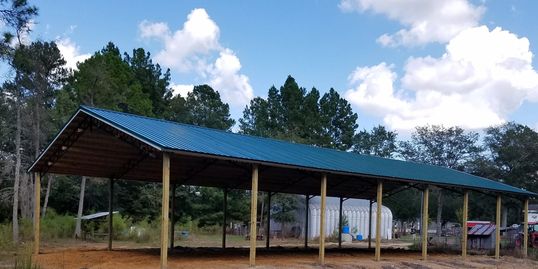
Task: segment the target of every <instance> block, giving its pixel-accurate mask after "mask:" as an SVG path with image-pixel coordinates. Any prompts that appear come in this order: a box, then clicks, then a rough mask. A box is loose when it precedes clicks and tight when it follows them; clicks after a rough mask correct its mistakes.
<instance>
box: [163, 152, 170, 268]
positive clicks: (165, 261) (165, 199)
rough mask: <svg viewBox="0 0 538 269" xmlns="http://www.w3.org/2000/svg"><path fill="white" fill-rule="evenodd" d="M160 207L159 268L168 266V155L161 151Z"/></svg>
mask: <svg viewBox="0 0 538 269" xmlns="http://www.w3.org/2000/svg"><path fill="white" fill-rule="evenodd" d="M162 176H163V182H162V184H163V185H162V202H161V205H162V208H161V269H166V268H168V214H169V212H168V210H169V202H170V155H168V153H166V152H163V174H162Z"/></svg>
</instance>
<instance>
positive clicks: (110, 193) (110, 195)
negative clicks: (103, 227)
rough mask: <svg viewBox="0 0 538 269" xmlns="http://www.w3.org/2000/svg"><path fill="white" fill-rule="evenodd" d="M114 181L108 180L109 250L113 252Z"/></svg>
mask: <svg viewBox="0 0 538 269" xmlns="http://www.w3.org/2000/svg"><path fill="white" fill-rule="evenodd" d="M113 199H114V179H112V178H109V179H108V250H109V251H110V250H112V236H113V228H114V227H113V225H112V223H113V222H112V221H113V218H114V211H113V210H114V203H113V201H112V200H113Z"/></svg>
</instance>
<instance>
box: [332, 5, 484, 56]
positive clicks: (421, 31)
mask: <svg viewBox="0 0 538 269" xmlns="http://www.w3.org/2000/svg"><path fill="white" fill-rule="evenodd" d="M339 7H340V9H341V10H342V11H345V12H354V11H357V12H361V13H364V12H372V13H374V14H382V15H386V16H387V17H388V18H389V19H391V20H394V21H398V22H399V23H400V24H402V25H404V26H405V27H406V28H404V29H400V30H399V31H397V32H396V33H393V34H389V33H385V34H383V35H381V36H380V37H379V38H378V39H377V41H378V42H379V43H380V44H382V45H383V46H400V45H403V46H415V45H421V44H426V43H430V42H439V43H445V42H447V41H449V40H450V39H452V38H453V37H454V36H456V35H457V34H459V33H460V32H461V31H463V30H465V29H467V28H471V27H474V26H477V25H478V21H479V20H480V18H481V17H482V15H483V13H484V11H485V8H484V7H483V6H475V5H473V4H471V3H469V2H468V1H467V0H445V1H431V0H403V1H402V0H384V1H378V0H341V2H340V4H339Z"/></svg>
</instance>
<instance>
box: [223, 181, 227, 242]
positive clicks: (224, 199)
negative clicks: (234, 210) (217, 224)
mask: <svg viewBox="0 0 538 269" xmlns="http://www.w3.org/2000/svg"><path fill="white" fill-rule="evenodd" d="M227 217H228V188H224V198H223V200H222V248H226V226H227V224H226V222H227V220H226V219H227Z"/></svg>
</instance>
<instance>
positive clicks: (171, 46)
mask: <svg viewBox="0 0 538 269" xmlns="http://www.w3.org/2000/svg"><path fill="white" fill-rule="evenodd" d="M139 31H140V37H141V38H143V39H153V40H158V41H159V42H161V43H162V44H163V46H164V47H163V49H162V50H161V51H159V52H158V53H157V55H156V56H155V60H156V61H157V62H159V63H160V64H161V65H164V66H167V67H170V68H171V69H173V70H175V71H177V72H180V73H194V74H196V75H197V76H199V77H200V78H201V79H202V80H203V81H204V83H207V84H209V85H210V86H211V87H213V88H214V89H215V90H217V91H219V93H220V94H221V96H222V99H223V100H224V101H225V102H227V103H229V104H230V105H231V106H237V107H241V108H242V107H243V106H244V105H245V104H247V103H248V102H249V100H250V99H252V97H253V90H252V87H251V86H250V84H249V79H248V77H247V76H246V75H244V74H242V73H241V63H240V60H239V58H238V57H237V56H236V55H235V53H234V52H233V51H232V50H231V49H230V48H225V47H223V46H222V45H221V44H220V42H219V38H220V29H219V27H218V25H217V24H216V23H215V22H214V21H213V20H212V19H211V18H210V17H209V15H208V14H207V12H206V10H205V9H202V8H198V9H194V10H192V11H191V13H190V14H189V15H188V16H187V20H186V21H185V22H184V24H183V28H181V29H179V30H176V31H174V32H173V31H171V30H170V28H169V26H168V24H166V23H163V22H149V21H143V22H141V23H140V24H139Z"/></svg>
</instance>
